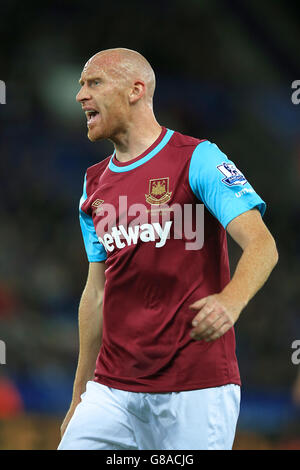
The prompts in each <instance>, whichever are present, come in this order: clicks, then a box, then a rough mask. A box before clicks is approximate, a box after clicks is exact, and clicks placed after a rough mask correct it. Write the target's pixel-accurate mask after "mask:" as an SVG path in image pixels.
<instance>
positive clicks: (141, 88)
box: [128, 80, 146, 104]
mask: <svg viewBox="0 0 300 470" xmlns="http://www.w3.org/2000/svg"><path fill="white" fill-rule="evenodd" d="M145 92H146V86H145V83H144V82H142V81H141V80H137V81H136V82H134V84H133V87H132V88H131V90H130V93H129V96H128V99H129V103H130V104H135V103H136V102H137V101H138V100H140V99H141V98H142V97H143V96H144V94H145Z"/></svg>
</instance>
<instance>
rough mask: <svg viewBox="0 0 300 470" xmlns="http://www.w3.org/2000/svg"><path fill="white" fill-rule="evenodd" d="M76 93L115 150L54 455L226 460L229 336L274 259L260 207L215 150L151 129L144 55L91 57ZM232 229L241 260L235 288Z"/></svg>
mask: <svg viewBox="0 0 300 470" xmlns="http://www.w3.org/2000/svg"><path fill="white" fill-rule="evenodd" d="M80 85H81V89H80V91H79V93H78V95H77V101H78V102H79V103H80V104H81V106H82V109H83V111H84V112H85V113H86V116H87V127H88V138H89V139H90V140H91V141H92V142H96V141H99V140H102V139H108V140H110V141H111V142H113V144H114V149H115V150H114V153H113V155H112V156H111V157H109V158H107V159H105V160H104V161H102V162H100V163H98V164H96V165H94V166H92V167H90V168H88V170H87V172H86V175H85V181H84V190H83V196H82V198H81V201H80V222H81V227H82V232H83V238H84V242H85V247H86V251H87V256H88V259H89V262H90V264H89V273H88V278H87V283H86V286H85V289H84V292H83V295H82V298H81V302H80V307H79V333H80V352H79V360H78V367H77V371H76V377H75V382H74V389H73V398H72V403H71V406H70V409H69V411H68V413H67V415H66V417H65V420H64V422H63V424H62V428H61V431H62V440H61V443H60V445H59V449H113V450H118V449H140V450H142V449H152V450H153V449H231V448H232V444H233V440H234V435H235V429H236V423H237V419H238V414H239V403H240V376H239V370H238V365H237V360H236V356H235V338H234V328H233V325H234V323H235V322H236V321H237V319H238V317H239V315H240V313H241V311H242V310H243V309H244V308H245V306H246V305H247V304H248V302H249V300H250V299H251V298H252V297H253V296H254V295H255V293H256V292H257V291H258V290H259V289H260V288H261V287H262V285H263V284H264V282H265V281H266V280H267V278H268V276H269V274H270V272H271V270H272V269H273V267H274V266H275V264H276V262H277V256H278V255H277V250H276V246H275V242H274V239H273V237H272V235H271V234H270V232H269V231H268V229H267V228H266V226H265V224H264V223H263V221H262V218H261V214H263V213H264V210H265V203H264V202H263V201H262V199H261V198H260V197H259V196H258V195H257V194H256V193H255V191H254V189H253V188H252V187H251V186H250V184H249V183H248V182H247V180H246V178H245V176H244V175H243V174H242V173H241V172H240V171H239V170H238V169H237V168H236V167H235V165H234V164H233V163H232V162H231V161H230V160H228V158H227V157H226V155H224V154H223V153H222V152H221V151H220V150H219V149H218V147H217V146H216V145H215V144H212V143H210V142H208V141H207V140H199V139H196V138H192V137H188V136H184V135H182V134H180V133H179V132H174V131H172V130H170V129H167V128H165V127H162V126H160V125H159V124H158V122H157V120H156V118H155V116H154V113H153V106H152V101H153V94H154V89H155V75H154V72H153V70H152V68H151V66H150V64H149V63H148V62H147V60H146V59H145V58H144V57H143V56H141V55H140V54H139V53H137V52H135V51H131V50H128V49H122V48H118V49H110V50H105V51H102V52H99V53H97V54H96V55H94V56H93V57H92V58H91V59H90V60H89V61H88V62H87V63H86V65H85V66H84V68H83V71H82V74H81V78H80ZM199 207H200V209H199ZM201 207H202V208H204V211H203V212H201ZM201 230H202V232H203V231H204V240H203V243H201V236H199V233H200V232H201ZM226 230H227V232H228V233H229V234H230V235H231V237H232V238H233V239H234V240H235V241H236V242H237V243H238V244H239V245H240V247H241V248H242V250H243V253H242V256H241V258H240V260H239V263H238V265H237V267H236V270H235V273H234V275H233V277H232V279H231V280H230V276H229V263H228V254H227V245H226ZM192 235H195V236H194V238H196V240H194V241H191V240H192V238H193V237H192ZM99 349H100V353H99ZM95 364H96V365H95ZM95 368H96V370H95ZM94 370H95V372H94Z"/></svg>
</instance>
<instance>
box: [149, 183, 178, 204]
mask: <svg viewBox="0 0 300 470" xmlns="http://www.w3.org/2000/svg"><path fill="white" fill-rule="evenodd" d="M171 195H172V193H171V192H169V178H168V177H167V178H154V179H151V180H149V194H145V197H146V201H147V202H149V204H165V203H166V202H168V201H169V200H170V199H171Z"/></svg>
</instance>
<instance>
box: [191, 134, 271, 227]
mask: <svg viewBox="0 0 300 470" xmlns="http://www.w3.org/2000/svg"><path fill="white" fill-rule="evenodd" d="M189 184H190V187H191V189H192V191H193V193H194V194H195V195H196V197H197V198H198V199H199V200H200V201H202V202H203V204H205V206H206V207H207V209H208V210H209V211H210V212H211V213H212V214H213V215H214V216H215V217H216V218H217V219H218V220H219V222H220V223H221V224H222V225H223V227H224V228H226V227H227V225H228V224H229V222H231V220H232V219H234V218H235V217H237V216H238V215H240V214H242V213H243V212H246V211H248V210H250V209H254V208H257V209H258V210H259V211H260V213H261V215H262V216H263V215H264V213H265V210H266V203H265V202H264V201H263V200H262V199H261V198H260V196H259V195H258V194H257V193H256V192H255V190H254V189H253V187H252V186H251V185H250V183H249V182H248V181H247V179H246V177H245V176H244V175H243V173H241V171H240V170H238V169H237V167H236V166H235V164H234V163H233V162H232V161H231V160H229V159H228V158H227V156H226V155H225V154H224V153H223V152H221V150H220V149H219V148H218V146H217V145H216V144H214V143H211V142H209V141H208V140H206V141H204V142H201V143H200V144H199V145H198V146H197V147H196V149H195V150H194V152H193V154H192V157H191V162H190V168H189Z"/></svg>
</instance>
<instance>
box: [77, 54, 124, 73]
mask: <svg viewBox="0 0 300 470" xmlns="http://www.w3.org/2000/svg"><path fill="white" fill-rule="evenodd" d="M115 69H116V58H115V57H113V56H112V55H109V54H103V55H96V56H93V57H91V58H90V59H89V60H88V61H87V63H86V64H85V66H84V67H83V70H82V73H81V77H83V76H88V75H95V74H100V73H101V74H107V73H112V72H114V71H115Z"/></svg>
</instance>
